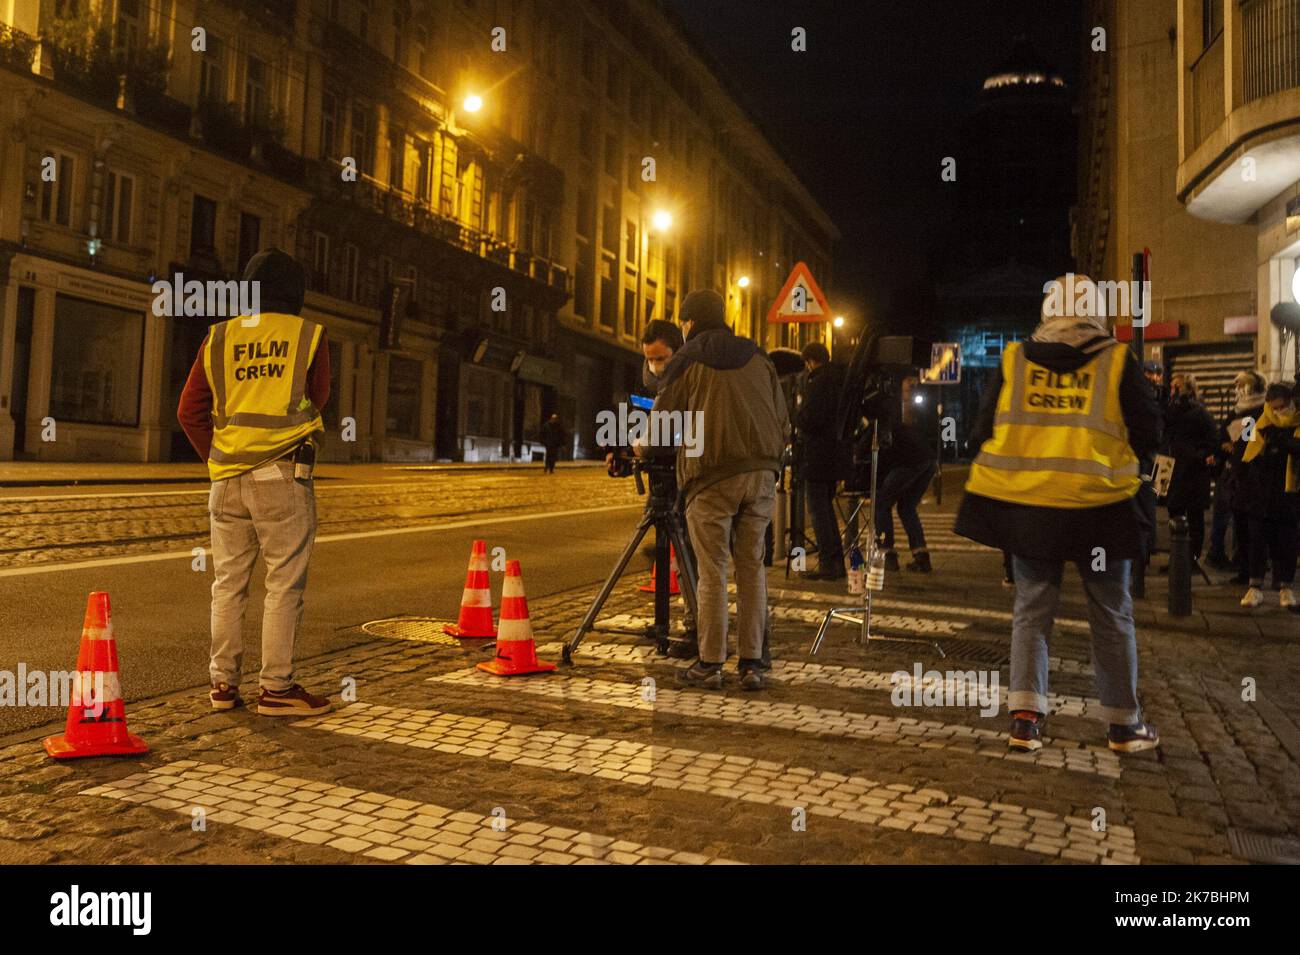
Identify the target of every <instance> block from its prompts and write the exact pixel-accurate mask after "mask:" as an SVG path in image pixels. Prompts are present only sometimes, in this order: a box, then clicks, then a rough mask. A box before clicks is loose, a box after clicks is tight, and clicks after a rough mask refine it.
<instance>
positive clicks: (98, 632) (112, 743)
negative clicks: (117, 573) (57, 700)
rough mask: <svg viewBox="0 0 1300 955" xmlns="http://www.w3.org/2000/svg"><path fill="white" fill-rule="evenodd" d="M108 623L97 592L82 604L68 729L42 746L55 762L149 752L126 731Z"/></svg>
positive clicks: (109, 617) (108, 615)
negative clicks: (81, 618) (83, 611)
mask: <svg viewBox="0 0 1300 955" xmlns="http://www.w3.org/2000/svg"><path fill="white" fill-rule="evenodd" d="M112 617H113V615H112V610H111V609H110V608H109V605H108V594H107V593H105V592H104V591H102V590H96V591H95V592H94V593H92V594H91V595H90V597H89V598H88V599H87V600H86V619H85V622H84V623H83V624H82V625H81V649H80V650H79V651H78V653H77V673H76V675H75V677H74V679H73V681H72V701H71V704H70V705H69V706H68V725H67V728H66V729H65V730H64V731H63V735H62V736H51V737H49V738H48V739H46V740H45V751H46V752H47V753H49V754H50V755H51V756H53V757H54V758H55V759H72V758H75V757H78V756H136V755H139V754H140V753H147V752H149V744H148V743H146V742H145V741H144V740H142V739H141V738H140V737H138V736H132V735H131V734H130V733H128V732H127V731H126V705H125V704H124V703H123V702H122V681H121V679H120V678H119V677H118V674H117V641H115V640H114V639H113V619H112ZM97 677H98V678H99V679H96V678H97Z"/></svg>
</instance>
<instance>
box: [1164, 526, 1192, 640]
mask: <svg viewBox="0 0 1300 955" xmlns="http://www.w3.org/2000/svg"><path fill="white" fill-rule="evenodd" d="M1191 612H1192V554H1191V547H1190V544H1189V542H1188V539H1187V518H1185V517H1175V518H1173V519H1172V520H1170V522H1169V615H1170V616H1171V617H1186V616H1188V615H1190V614H1191Z"/></svg>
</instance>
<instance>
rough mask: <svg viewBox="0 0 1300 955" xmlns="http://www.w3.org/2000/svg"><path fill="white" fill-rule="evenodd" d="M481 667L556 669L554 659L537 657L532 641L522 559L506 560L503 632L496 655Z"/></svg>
mask: <svg viewBox="0 0 1300 955" xmlns="http://www.w3.org/2000/svg"><path fill="white" fill-rule="evenodd" d="M478 668H479V669H480V670H486V671H487V672H488V673H495V674H496V675H497V676H522V675H523V674H525V673H545V672H546V671H547V670H554V669H555V664H554V663H545V662H543V661H541V660H539V659H537V644H536V643H534V642H533V625H532V624H531V623H529V622H528V598H527V597H525V596H524V580H523V578H522V577H520V576H519V561H517V560H511V561H507V562H506V580H505V583H504V584H502V586H501V633H500V634H499V635H498V636H497V655H496V658H495V659H493V660H487V661H485V662H483V663H480V664H479V665H478Z"/></svg>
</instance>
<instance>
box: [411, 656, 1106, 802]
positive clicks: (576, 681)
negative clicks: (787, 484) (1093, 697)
mask: <svg viewBox="0 0 1300 955" xmlns="http://www.w3.org/2000/svg"><path fill="white" fill-rule="evenodd" d="M428 682H431V683H451V684H456V685H460V686H470V687H475V688H478V689H487V690H494V691H498V692H502V693H507V694H528V695H536V696H543V697H549V698H551V699H558V700H565V701H572V702H578V703H590V704H596V705H603V706H616V707H622V708H626V709H635V710H644V711H647V712H658V713H673V714H676V715H679V716H688V717H695V718H698V719H707V720H719V721H722V722H727V723H742V724H744V725H745V726H750V727H759V726H765V727H773V728H777V729H785V730H790V731H792V732H797V733H817V734H823V735H831V736H841V737H848V738H853V739H866V740H871V741H872V742H877V743H892V744H896V745H900V746H915V747H920V748H924V749H944V750H952V751H954V752H962V753H969V754H974V755H979V756H985V757H989V758H992V759H1002V760H1011V761H1018V762H1026V763H1028V764H1029V765H1033V766H1039V767H1044V768H1049V767H1050V768H1056V769H1067V770H1071V771H1073V772H1082V773H1093V774H1096V775H1099V776H1105V777H1108V778H1114V779H1118V778H1119V775H1120V765H1119V759H1118V758H1117V757H1116V756H1115V754H1114V753H1112V752H1110V750H1108V749H1100V748H1098V747H1093V746H1084V745H1079V744H1076V745H1073V746H1071V745H1070V744H1069V743H1067V742H1066V741H1063V740H1060V739H1057V740H1055V741H1054V744H1053V745H1051V746H1048V747H1045V748H1044V749H1042V750H1040V751H1039V752H1037V753H1035V754H1033V755H1032V756H1027V755H1025V754H1021V753H1014V752H1011V751H1009V750H1008V749H1007V743H1006V737H1005V735H1004V734H1003V733H1002V732H999V731H997V730H992V729H981V728H977V727H971V726H964V725H958V724H948V723H940V722H937V721H935V720H922V719H916V718H914V717H909V716H896V715H893V714H890V715H880V714H875V713H855V712H850V711H845V710H836V709H823V708H821V707H816V706H808V705H806V704H796V703H771V702H767V701H765V700H755V699H749V698H740V697H732V696H725V695H723V694H721V693H709V692H696V691H685V690H675V689H667V688H656V690H655V692H654V693H653V694H649V693H647V691H646V688H645V687H643V686H642V685H641V684H638V683H624V682H618V681H614V680H589V679H586V678H584V677H577V676H560V675H558V674H557V675H556V676H552V677H551V678H549V679H542V680H516V681H506V682H502V681H501V680H499V679H498V678H495V677H493V676H491V675H490V674H487V673H483V672H482V671H480V670H477V669H474V668H470V669H468V670H457V671H454V672H452V673H446V674H442V675H440V676H435V677H430V678H429V681H428ZM647 696H650V697H651V698H649V699H647Z"/></svg>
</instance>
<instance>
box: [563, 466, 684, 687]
mask: <svg viewBox="0 0 1300 955" xmlns="http://www.w3.org/2000/svg"><path fill="white" fill-rule="evenodd" d="M659 467H662V465H654V464H650V465H643V464H641V463H640V462H638V463H637V464H636V465H635V470H634V472H633V474H634V476H635V478H636V489H637V491H638V493H641V494H644V493H645V486H644V484H642V481H641V472H642V470H645V471H648V472H649V474H650V496H649V498H648V499H647V500H646V506H645V511H644V513H642V515H641V520H640V522H639V523H638V524H637V525H636V530H635V531H633V532H632V539H631V540H629V541H628V543H627V546H626V547H624V548H623V553H622V554H621V555H620V556H619V559H618V563H617V564H615V565H614V569H613V570H612V571H611V572H610V575H609V576H608V577H606V578H605V583H604V585H603V586H602V587H601V588H600V592H599V593H598V594H596V599H595V600H593V601H592V602H591V606H590V607H589V608H587V615H586V616H585V617H583V618H582V623H581V624H579V625H578V629H577V631H576V632H575V633H574V634H573V636H572V637H570V638H569V642H568V643H566V644H565V645H564V649H563V651H562V658H561V662H562V664H563V665H564V666H571V665H572V664H573V653H574V651H575V650H577V649H578V645H579V644H580V643H582V638H583V637H585V636H586V635H587V634H588V633H591V632H592V631H594V630H597V628H596V617H597V615H599V613H600V610H601V608H602V607H604V606H605V601H606V600H608V599H609V595H610V594H611V593H613V591H614V586H615V585H616V584H617V583H618V580H619V578H620V577H622V576H623V571H624V570H625V569H626V568H627V565H628V562H629V561H630V560H631V559H632V557H633V555H634V554H636V551H637V548H638V547H639V546H640V545H641V541H642V539H643V538H644V537H645V535H646V531H648V530H650V528H652V527H653V528H654V531H655V619H654V623H652V624H651V625H650V626H648V627H643V628H641V629H639V630H637V629H630V628H626V627H607V628H602V629H601V630H600V631H599V632H604V633H631V634H635V635H637V636H641V637H645V638H647V639H650V640H653V641H654V642H655V648H656V649H657V650H658V652H659V654H660V655H664V654H667V653H668V633H669V629H668V628H669V622H668V608H669V605H670V603H671V600H672V594H671V588H672V573H671V565H670V553H669V545H670V544H671V545H672V549H673V550H675V551H676V552H677V566H678V575H677V576H678V579H679V580H680V581H681V588H682V595H683V596H685V598H686V605H687V606H688V607H689V608H690V610H691V613H692V615H694V614H695V613H696V611H697V605H696V601H695V581H696V579H697V578H696V576H695V562H694V560H693V559H692V557H691V549H690V545H689V543H688V542H687V539H686V525H685V522H684V521H683V519H682V515H681V514H680V513H678V510H677V483H676V480H675V479H674V477H673V476H672V475H671V474H665V473H656V471H657V469H658V468H659Z"/></svg>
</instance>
